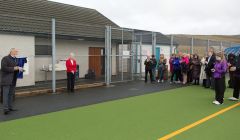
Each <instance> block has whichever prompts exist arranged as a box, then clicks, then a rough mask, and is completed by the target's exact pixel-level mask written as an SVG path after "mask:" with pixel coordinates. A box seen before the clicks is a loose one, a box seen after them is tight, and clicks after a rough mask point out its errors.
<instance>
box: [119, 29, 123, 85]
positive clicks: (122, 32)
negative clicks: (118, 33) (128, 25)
mask: <svg viewBox="0 0 240 140" xmlns="http://www.w3.org/2000/svg"><path fill="white" fill-rule="evenodd" d="M123 38H124V35H123V28H122V53H121V59H122V61H121V77H122V81H123V44H124V42H123V41H124V40H123ZM119 57H120V56H119Z"/></svg>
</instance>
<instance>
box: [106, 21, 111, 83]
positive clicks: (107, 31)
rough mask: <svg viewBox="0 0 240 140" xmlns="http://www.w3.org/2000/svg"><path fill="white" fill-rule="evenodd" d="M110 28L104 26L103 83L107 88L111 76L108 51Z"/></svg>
mask: <svg viewBox="0 0 240 140" xmlns="http://www.w3.org/2000/svg"><path fill="white" fill-rule="evenodd" d="M110 46H111V26H106V31H105V60H106V61H105V62H106V65H105V72H106V73H105V82H106V85H107V86H109V85H110V81H111V79H110V76H111V73H110V71H111V70H110V62H111V61H110V55H111V53H110V49H111V47H110Z"/></svg>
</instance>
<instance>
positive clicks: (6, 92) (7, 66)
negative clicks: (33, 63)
mask: <svg viewBox="0 0 240 140" xmlns="http://www.w3.org/2000/svg"><path fill="white" fill-rule="evenodd" d="M17 55H18V50H17V49H15V48H12V49H11V50H10V53H9V55H8V56H5V57H3V59H2V61H1V73H2V74H1V80H2V82H1V83H2V90H3V91H2V92H3V107H4V110H3V113H4V115H7V114H9V113H10V112H11V111H16V110H15V109H13V97H14V94H15V88H16V83H17V75H18V72H22V71H23V68H22V67H19V66H17V64H18V62H17V58H16V56H17Z"/></svg>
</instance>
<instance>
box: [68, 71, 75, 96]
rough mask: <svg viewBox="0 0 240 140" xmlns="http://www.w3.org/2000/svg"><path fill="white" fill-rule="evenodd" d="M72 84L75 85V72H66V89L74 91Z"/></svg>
mask: <svg viewBox="0 0 240 140" xmlns="http://www.w3.org/2000/svg"><path fill="white" fill-rule="evenodd" d="M74 85H75V73H74V74H73V73H71V72H68V73H67V90H68V91H72V92H73V91H74Z"/></svg>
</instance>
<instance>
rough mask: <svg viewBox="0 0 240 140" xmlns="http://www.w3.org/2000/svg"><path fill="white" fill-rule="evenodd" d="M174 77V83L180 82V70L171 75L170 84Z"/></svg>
mask: <svg viewBox="0 0 240 140" xmlns="http://www.w3.org/2000/svg"><path fill="white" fill-rule="evenodd" d="M174 76H176V79H175V81H182V75H181V70H174V71H173V74H172V75H171V82H173V78H174Z"/></svg>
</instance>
